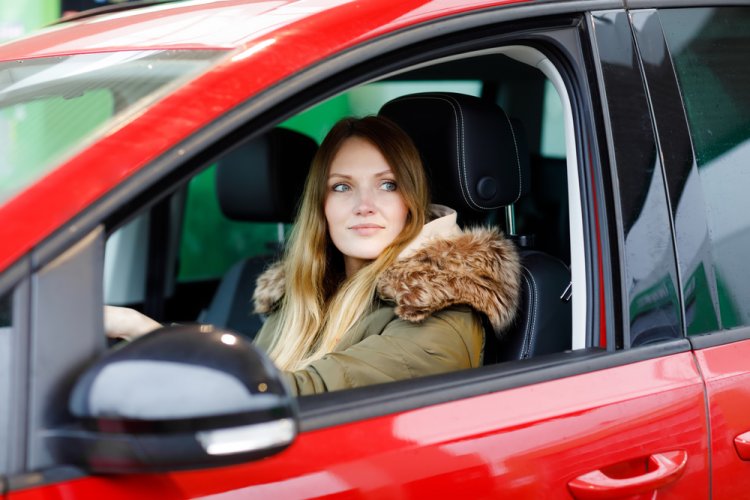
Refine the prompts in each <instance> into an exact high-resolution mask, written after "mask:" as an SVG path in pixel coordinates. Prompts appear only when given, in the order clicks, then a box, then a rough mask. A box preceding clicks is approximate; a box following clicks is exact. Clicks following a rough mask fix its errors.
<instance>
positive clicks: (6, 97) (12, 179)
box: [0, 50, 226, 203]
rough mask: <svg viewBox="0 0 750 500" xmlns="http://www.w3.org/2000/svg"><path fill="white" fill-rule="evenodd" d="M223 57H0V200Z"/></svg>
mask: <svg viewBox="0 0 750 500" xmlns="http://www.w3.org/2000/svg"><path fill="white" fill-rule="evenodd" d="M225 54H226V52H225V51H221V50H189V51H188V50H163V51H154V50H147V51H145V50H144V51H127V52H108V53H99V54H79V55H72V56H64V57H50V58H39V59H30V60H19V61H10V62H0V203H3V202H4V201H6V200H7V199H8V198H10V197H11V196H13V195H14V194H16V193H18V192H19V191H20V190H21V189H23V188H24V187H25V186H27V185H29V184H30V183H31V182H33V181H34V180H35V179H37V178H39V177H41V176H42V175H44V174H45V173H47V172H49V171H51V170H52V169H53V168H54V167H55V166H56V165H58V164H59V163H60V162H61V161H62V160H64V159H65V158H66V157H67V156H69V155H70V154H71V153H72V152H74V151H75V150H77V149H79V148H81V147H82V146H84V145H85V144H87V143H88V142H90V141H91V140H92V139H94V138H96V137H98V136H100V135H101V134H103V133H105V132H106V131H107V130H109V129H111V128H112V127H114V126H116V125H117V124H118V123H120V122H121V121H122V120H123V119H125V118H126V117H127V116H130V115H132V114H133V113H134V112H137V111H139V110H142V109H143V108H145V107H147V106H148V105H149V104H150V103H152V102H154V101H155V100H156V99H157V98H159V97H161V96H163V95H164V94H166V93H167V92H168V91H169V90H170V89H171V88H174V86H175V85H176V84H177V83H178V82H180V81H184V80H185V79H188V78H191V77H194V76H196V75H197V74H198V73H200V72H202V71H203V70H205V69H206V68H207V67H209V66H210V65H212V64H214V63H215V61H216V60H217V59H219V58H221V57H222V56H223V55H225Z"/></svg>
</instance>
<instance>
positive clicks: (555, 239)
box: [105, 47, 586, 348]
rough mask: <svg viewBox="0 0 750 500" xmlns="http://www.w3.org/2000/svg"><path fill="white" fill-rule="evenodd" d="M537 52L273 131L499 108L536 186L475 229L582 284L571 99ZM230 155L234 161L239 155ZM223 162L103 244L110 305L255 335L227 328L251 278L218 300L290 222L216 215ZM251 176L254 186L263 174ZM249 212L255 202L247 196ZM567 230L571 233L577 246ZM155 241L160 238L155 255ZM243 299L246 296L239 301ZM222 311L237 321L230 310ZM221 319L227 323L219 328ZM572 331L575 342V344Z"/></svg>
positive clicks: (390, 83) (337, 107) (251, 164)
mask: <svg viewBox="0 0 750 500" xmlns="http://www.w3.org/2000/svg"><path fill="white" fill-rule="evenodd" d="M537 54H538V55H539V56H540V57H543V56H542V54H541V53H538V51H536V50H535V49H530V48H528V47H509V48H503V49H499V50H498V51H496V53H491V54H486V53H483V54H480V55H476V56H472V55H466V56H464V57H463V58H462V59H461V60H459V61H453V60H448V61H439V62H437V63H434V64H432V65H429V66H423V67H419V68H416V69H411V70H408V69H407V70H404V71H401V72H399V73H397V74H392V75H389V76H387V77H386V78H383V79H380V80H377V81H373V82H369V83H365V84H363V85H360V86H357V87H355V88H352V89H350V90H347V91H345V92H343V93H341V94H338V95H336V96H334V97H332V98H329V99H327V100H325V101H323V102H321V103H318V104H316V105H314V106H312V107H310V108H308V109H306V110H304V111H302V112H300V113H298V114H297V115H295V116H293V117H291V118H289V119H287V120H285V121H284V122H282V123H279V124H278V125H277V127H279V128H284V129H289V130H294V131H296V132H299V133H302V134H305V135H306V136H308V137H310V138H312V139H313V140H314V141H315V142H318V143H319V142H320V141H321V140H322V138H323V136H324V135H325V133H326V132H327V131H328V129H329V128H330V127H331V126H332V125H333V124H334V123H335V122H336V121H337V120H339V119H340V118H342V117H344V116H349V115H355V116H364V115H369V114H376V113H377V112H378V110H379V109H380V108H381V106H382V105H383V104H385V103H386V102H388V101H390V100H391V99H394V98H396V97H400V96H404V95H410V94H416V93H420V92H431V91H448V92H455V93H460V94H465V95H471V96H475V97H479V98H481V99H483V100H484V101H485V102H487V105H488V106H500V107H502V108H503V109H504V110H506V112H507V113H508V115H509V117H510V118H511V119H512V120H513V121H514V123H516V124H517V126H518V127H519V130H522V131H523V133H524V135H525V140H527V141H528V148H529V157H530V164H531V170H532V178H533V179H534V182H533V184H532V188H531V192H530V193H529V194H528V195H527V196H525V197H524V198H523V199H522V200H520V201H519V202H518V203H517V204H516V205H515V206H514V207H513V208H514V210H513V211H508V210H506V209H503V208H499V209H496V210H493V211H490V212H487V213H486V214H485V215H484V219H483V220H482V221H480V222H481V223H483V224H486V225H490V226H495V227H498V228H500V229H501V230H503V231H504V232H506V233H508V234H511V235H519V236H520V237H521V238H519V240H518V241H520V242H523V245H526V246H528V248H534V249H536V250H539V251H542V252H544V253H546V254H549V255H551V256H552V257H554V258H556V259H559V260H560V261H561V262H562V263H564V265H565V266H567V267H568V268H572V269H573V273H574V275H573V282H574V283H575V282H577V283H579V285H578V286H581V284H583V283H584V282H585V279H584V276H585V269H584V267H583V251H584V250H583V238H582V237H581V236H580V234H581V229H580V226H581V224H582V221H581V218H582V216H581V208H580V201H576V200H578V197H579V195H578V192H577V190H575V191H574V192H573V193H571V192H570V189H571V185H577V183H578V179H577V158H576V154H575V149H574V146H573V144H574V142H573V140H572V139H571V134H572V125H571V121H570V109H569V104H567V98H566V97H565V96H564V95H563V96H562V97H561V94H560V92H563V94H564V93H565V89H564V87H563V86H562V84H561V79H560V75H559V73H557V71H556V70H555V68H554V65H552V64H551V63H550V64H548V65H547V66H545V65H541V66H542V67H543V68H544V71H542V70H540V69H537V68H536V67H532V66H530V65H529V64H528V63H527V62H526V60H525V59H526V58H528V57H529V56H530V55H533V56H536V55H537ZM251 142H252V141H251ZM240 149H241V148H240ZM248 151H252V148H249V149H248ZM229 155H236V151H234V150H233V151H230V152H229V153H227V156H229ZM222 161H224V157H221V156H220V157H219V158H217V159H216V160H215V161H213V162H211V163H210V164H209V165H208V166H207V167H206V168H205V169H204V170H203V171H201V172H200V173H198V174H197V175H195V176H194V177H192V178H191V179H190V181H189V182H188V183H187V184H186V185H185V186H186V187H184V188H181V189H180V190H179V191H176V192H175V193H174V194H173V195H172V196H171V198H169V199H167V200H164V201H162V202H160V203H159V204H157V205H156V206H153V207H150V208H149V210H146V211H144V212H143V213H142V214H141V215H140V216H138V217H137V218H135V219H133V220H132V221H131V222H130V223H129V224H128V225H126V226H123V227H122V228H120V229H119V230H118V231H117V232H115V233H114V234H113V235H112V236H111V237H110V238H109V241H108V243H107V252H106V266H105V300H106V302H107V303H109V304H115V305H124V306H129V307H135V308H136V309H138V310H141V311H142V312H145V313H146V314H149V315H151V316H154V317H155V318H156V319H158V320H159V321H160V322H162V323H170V322H192V321H209V322H212V323H217V322H218V326H224V327H228V328H230V329H235V330H238V331H240V333H242V334H243V335H244V336H245V337H247V338H249V339H252V338H254V335H255V333H256V331H255V330H254V329H255V328H257V327H258V326H259V325H261V324H262V321H263V318H260V319H259V320H258V321H257V322H254V323H252V325H254V326H252V327H249V326H248V327H241V326H238V325H240V323H232V321H233V320H232V316H233V315H234V316H235V317H236V316H237V315H240V316H242V315H244V316H252V315H253V312H252V303H251V301H252V287H253V285H254V282H252V281H251V280H248V281H247V282H246V285H245V286H244V287H241V289H240V290H237V289H234V291H233V292H230V293H225V292H224V291H222V287H224V286H225V285H226V282H227V281H231V280H234V281H236V280H242V279H246V278H244V277H243V276H241V275H240V274H239V271H235V270H234V268H233V266H236V265H237V264H238V263H241V262H243V261H246V260H248V259H255V260H256V261H257V263H254V264H253V265H254V266H256V267H257V269H263V266H267V265H268V264H269V263H270V262H272V261H273V260H275V259H278V258H279V255H280V249H281V248H282V247H283V243H284V241H285V239H286V236H287V235H288V233H289V229H290V225H289V223H288V221H278V222H269V221H267V220H264V221H257V220H253V219H252V218H246V219H245V220H237V218H236V217H235V218H230V217H227V215H225V214H224V213H222V209H221V206H220V205H221V203H220V201H219V200H218V198H217V186H216V165H217V163H220V162H222ZM242 161H244V162H245V163H246V164H247V169H248V171H252V172H254V171H253V169H254V168H256V165H255V163H256V162H257V161H259V160H258V159H257V158H253V157H252V154H249V156H247V157H246V158H243V159H242ZM257 168H260V167H257ZM571 172H572V176H571ZM251 175H258V176H261V174H260V170H258V173H257V174H255V173H253V174H251ZM258 178H259V179H260V178H261V177H258ZM259 182H262V181H260V180H259ZM571 198H572V199H573V200H574V203H572V204H571V203H569V200H570V199H571ZM247 202H248V203H249V204H252V203H253V202H257V200H254V199H250V197H248V200H247ZM233 219H234V220H233ZM571 219H572V223H571ZM154 221H161V222H159V224H161V226H159V227H158V228H155V227H156V226H155V222H154ZM571 228H572V229H571ZM571 231H576V232H575V233H573V234H574V236H573V237H571ZM153 238H158V244H157V245H154V241H153ZM155 262H159V263H161V266H162V267H163V268H164V269H162V270H158V269H157V271H156V274H155V273H154V263H155ZM157 267H158V266H157ZM164 270H166V272H164ZM154 279H157V280H161V283H160V285H159V286H156V287H154V286H153V283H154V281H153V280H154ZM564 288H565V287H563V289H561V290H560V295H563V292H564V291H565V290H564ZM238 293H243V294H244V296H243V298H242V299H241V300H238V298H237V297H238V296H237V294H238ZM568 293H570V291H569V290H568ZM221 294H224V296H223V298H222V297H221ZM155 295H158V296H155ZM566 300H570V298H569V297H568V298H567V299H566ZM233 301H234V302H235V303H232V302H233ZM572 301H573V304H574V307H575V308H576V309H575V310H576V311H577V312H576V313H574V319H573V322H574V323H576V324H577V326H576V327H574V326H572V325H570V324H569V325H567V327H566V328H565V329H563V331H564V332H567V333H565V335H568V336H570V337H571V338H569V339H568V344H569V345H571V346H572V347H574V348H583V347H585V346H586V339H585V331H586V330H585V327H584V316H585V307H586V306H585V292H584V291H583V290H580V293H575V294H573V299H572ZM217 302H218V305H217ZM216 308H219V309H221V310H223V311H225V313H223V316H221V318H223V319H219V320H217V316H216V315H214V314H213V313H212V310H214V309H216ZM237 308H239V310H236V309H237ZM229 309H235V312H233V313H230V312H226V311H228V310H229ZM223 321H226V322H229V323H225V324H221V323H222V322H223ZM566 321H569V320H566ZM243 328H246V329H245V330H244V331H243ZM572 332H576V333H575V336H574V335H573V333H572Z"/></svg>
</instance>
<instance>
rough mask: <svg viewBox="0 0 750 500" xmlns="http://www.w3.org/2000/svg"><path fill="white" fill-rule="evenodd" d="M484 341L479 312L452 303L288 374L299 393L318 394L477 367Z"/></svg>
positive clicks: (391, 325)
mask: <svg viewBox="0 0 750 500" xmlns="http://www.w3.org/2000/svg"><path fill="white" fill-rule="evenodd" d="M483 346H484V330H483V328H482V324H481V321H480V320H479V318H478V316H477V315H476V313H474V312H472V310H471V309H469V308H468V307H460V306H459V307H452V308H449V309H445V310H443V311H439V312H437V313H435V314H433V315H431V316H429V317H428V318H427V319H425V320H424V321H423V322H421V323H410V322H408V321H405V320H402V319H399V318H395V319H394V320H392V321H390V322H389V323H388V324H387V325H386V327H385V328H384V329H383V331H382V332H381V333H380V335H371V336H369V337H366V338H365V339H363V340H362V341H361V342H358V343H357V344H354V345H352V346H351V347H348V348H347V349H344V350H342V351H336V352H332V353H330V354H327V355H325V356H324V357H323V358H321V359H319V360H317V361H314V362H313V363H311V364H310V365H309V366H307V367H306V368H305V369H303V370H297V371H294V372H285V373H284V375H285V377H286V379H287V381H288V382H289V385H290V386H291V388H292V391H293V392H294V393H295V394H297V395H309V394H318V393H321V392H327V391H334V390H340V389H351V388H355V387H363V386H366V385H372V384H379V383H383V382H392V381H395V380H404V379H410V378H415V377H421V376H425V375H433V374H437V373H445V372H449V371H454V370H460V369H464V368H471V367H477V366H479V365H480V364H481V357H482V348H483Z"/></svg>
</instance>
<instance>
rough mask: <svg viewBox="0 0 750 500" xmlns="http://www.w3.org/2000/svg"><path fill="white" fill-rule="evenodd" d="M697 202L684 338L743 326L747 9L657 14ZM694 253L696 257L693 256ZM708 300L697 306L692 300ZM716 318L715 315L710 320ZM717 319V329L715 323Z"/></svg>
mask: <svg viewBox="0 0 750 500" xmlns="http://www.w3.org/2000/svg"><path fill="white" fill-rule="evenodd" d="M659 17H660V19H661V22H662V25H663V28H664V33H665V36H666V38H667V43H668V45H669V49H670V52H671V54H672V58H673V62H674V67H675V71H676V73H677V78H678V81H679V85H680V89H681V92H682V98H683V101H684V105H685V112H686V114H687V120H688V125H689V128H690V134H691V138H692V142H693V149H694V155H695V162H696V164H697V169H698V174H699V175H698V179H694V180H693V181H694V182H696V181H697V182H700V185H701V188H702V191H703V197H704V201H705V209H706V217H707V222H708V234H707V235H706V237H705V238H704V239H701V241H700V242H696V245H706V246H707V248H706V249H705V252H704V253H703V255H706V256H707V257H706V258H705V259H704V260H701V261H700V262H696V263H695V264H694V271H693V272H692V273H691V274H690V276H687V277H683V281H684V282H685V283H686V284H685V285H683V287H684V288H685V290H686V292H685V293H686V302H687V305H686V307H687V308H688V315H687V317H688V321H689V324H688V333H703V332H706V331H711V330H714V329H716V328H720V329H729V328H733V327H737V326H741V325H748V324H750V280H748V279H747V275H746V273H745V272H743V269H745V268H746V262H745V259H746V255H747V248H750V224H748V218H747V217H746V214H747V213H748V211H750V197H748V195H747V191H748V189H749V188H750V177H748V170H747V164H748V160H749V159H750V95H749V94H748V91H747V89H748V88H749V86H750V69H748V66H747V62H748V61H749V60H750V46H749V45H748V43H747V40H750V8H743V7H722V8H702V9H693V8H691V9H665V10H662V11H660V13H659ZM696 253H697V250H696ZM700 294H704V295H708V296H709V297H710V299H709V300H706V301H703V303H702V304H703V305H702V307H695V305H694V304H695V296H698V295H700ZM717 312H718V314H716V313H717ZM717 316H718V322H719V324H717V321H716V319H715V318H716V317H717Z"/></svg>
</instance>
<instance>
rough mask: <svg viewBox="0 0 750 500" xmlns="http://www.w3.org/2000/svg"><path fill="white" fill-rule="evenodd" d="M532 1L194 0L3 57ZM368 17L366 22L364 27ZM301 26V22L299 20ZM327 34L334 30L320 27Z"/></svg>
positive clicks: (246, 38)
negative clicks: (366, 16) (329, 30)
mask: <svg viewBox="0 0 750 500" xmlns="http://www.w3.org/2000/svg"><path fill="white" fill-rule="evenodd" d="M523 1H528V0H432V1H427V2H426V1H424V0H422V1H405V0H355V1H341V0H336V1H332V0H212V1H206V0H191V1H183V2H173V3H163V4H157V5H148V6H145V7H140V8H136V9H122V8H120V9H117V10H115V11H114V12H111V13H107V12H104V13H101V14H98V15H96V16H82V17H81V18H79V19H76V18H75V17H73V18H72V20H71V21H68V22H65V21H63V22H61V23H59V24H55V25H52V26H50V27H48V28H46V29H42V30H40V31H38V32H36V33H34V34H32V35H31V36H28V37H26V38H24V39H22V40H19V41H15V42H13V43H10V44H6V45H5V46H3V47H2V50H0V60H5V61H8V60H14V59H20V58H23V59H26V58H31V57H49V56H59V55H69V54H80V53H82V52H102V51H115V50H141V49H154V50H164V49H236V48H240V47H242V46H243V45H245V44H248V43H250V42H252V41H253V40H256V39H259V38H261V37H264V36H270V35H272V34H274V33H275V34H277V35H278V34H280V33H283V31H284V30H285V28H288V27H290V26H292V25H298V24H300V23H304V25H305V26H304V29H308V30H309V34H310V36H314V35H315V34H316V33H315V32H316V29H315V26H316V25H319V26H321V27H323V26H326V27H329V26H333V25H337V26H339V27H341V26H342V25H344V24H345V23H351V21H352V20H361V19H362V16H363V14H364V15H368V16H369V17H371V20H370V21H372V20H376V21H377V22H378V23H379V24H380V25H381V26H382V28H383V31H387V30H389V29H390V28H391V27H398V26H406V25H409V24H411V23H412V22H414V21H425V20H428V19H429V18H432V17H439V16H441V15H445V14H452V13H460V12H462V11H465V10H471V9H476V8H477V7H490V6H493V5H502V4H510V3H519V2H523ZM332 21H336V22H335V23H333V22H332ZM366 24H371V22H370V23H364V24H363V27H365V25H366ZM295 29H298V26H295ZM319 34H323V35H324V34H326V33H324V32H323V31H320V32H319Z"/></svg>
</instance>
